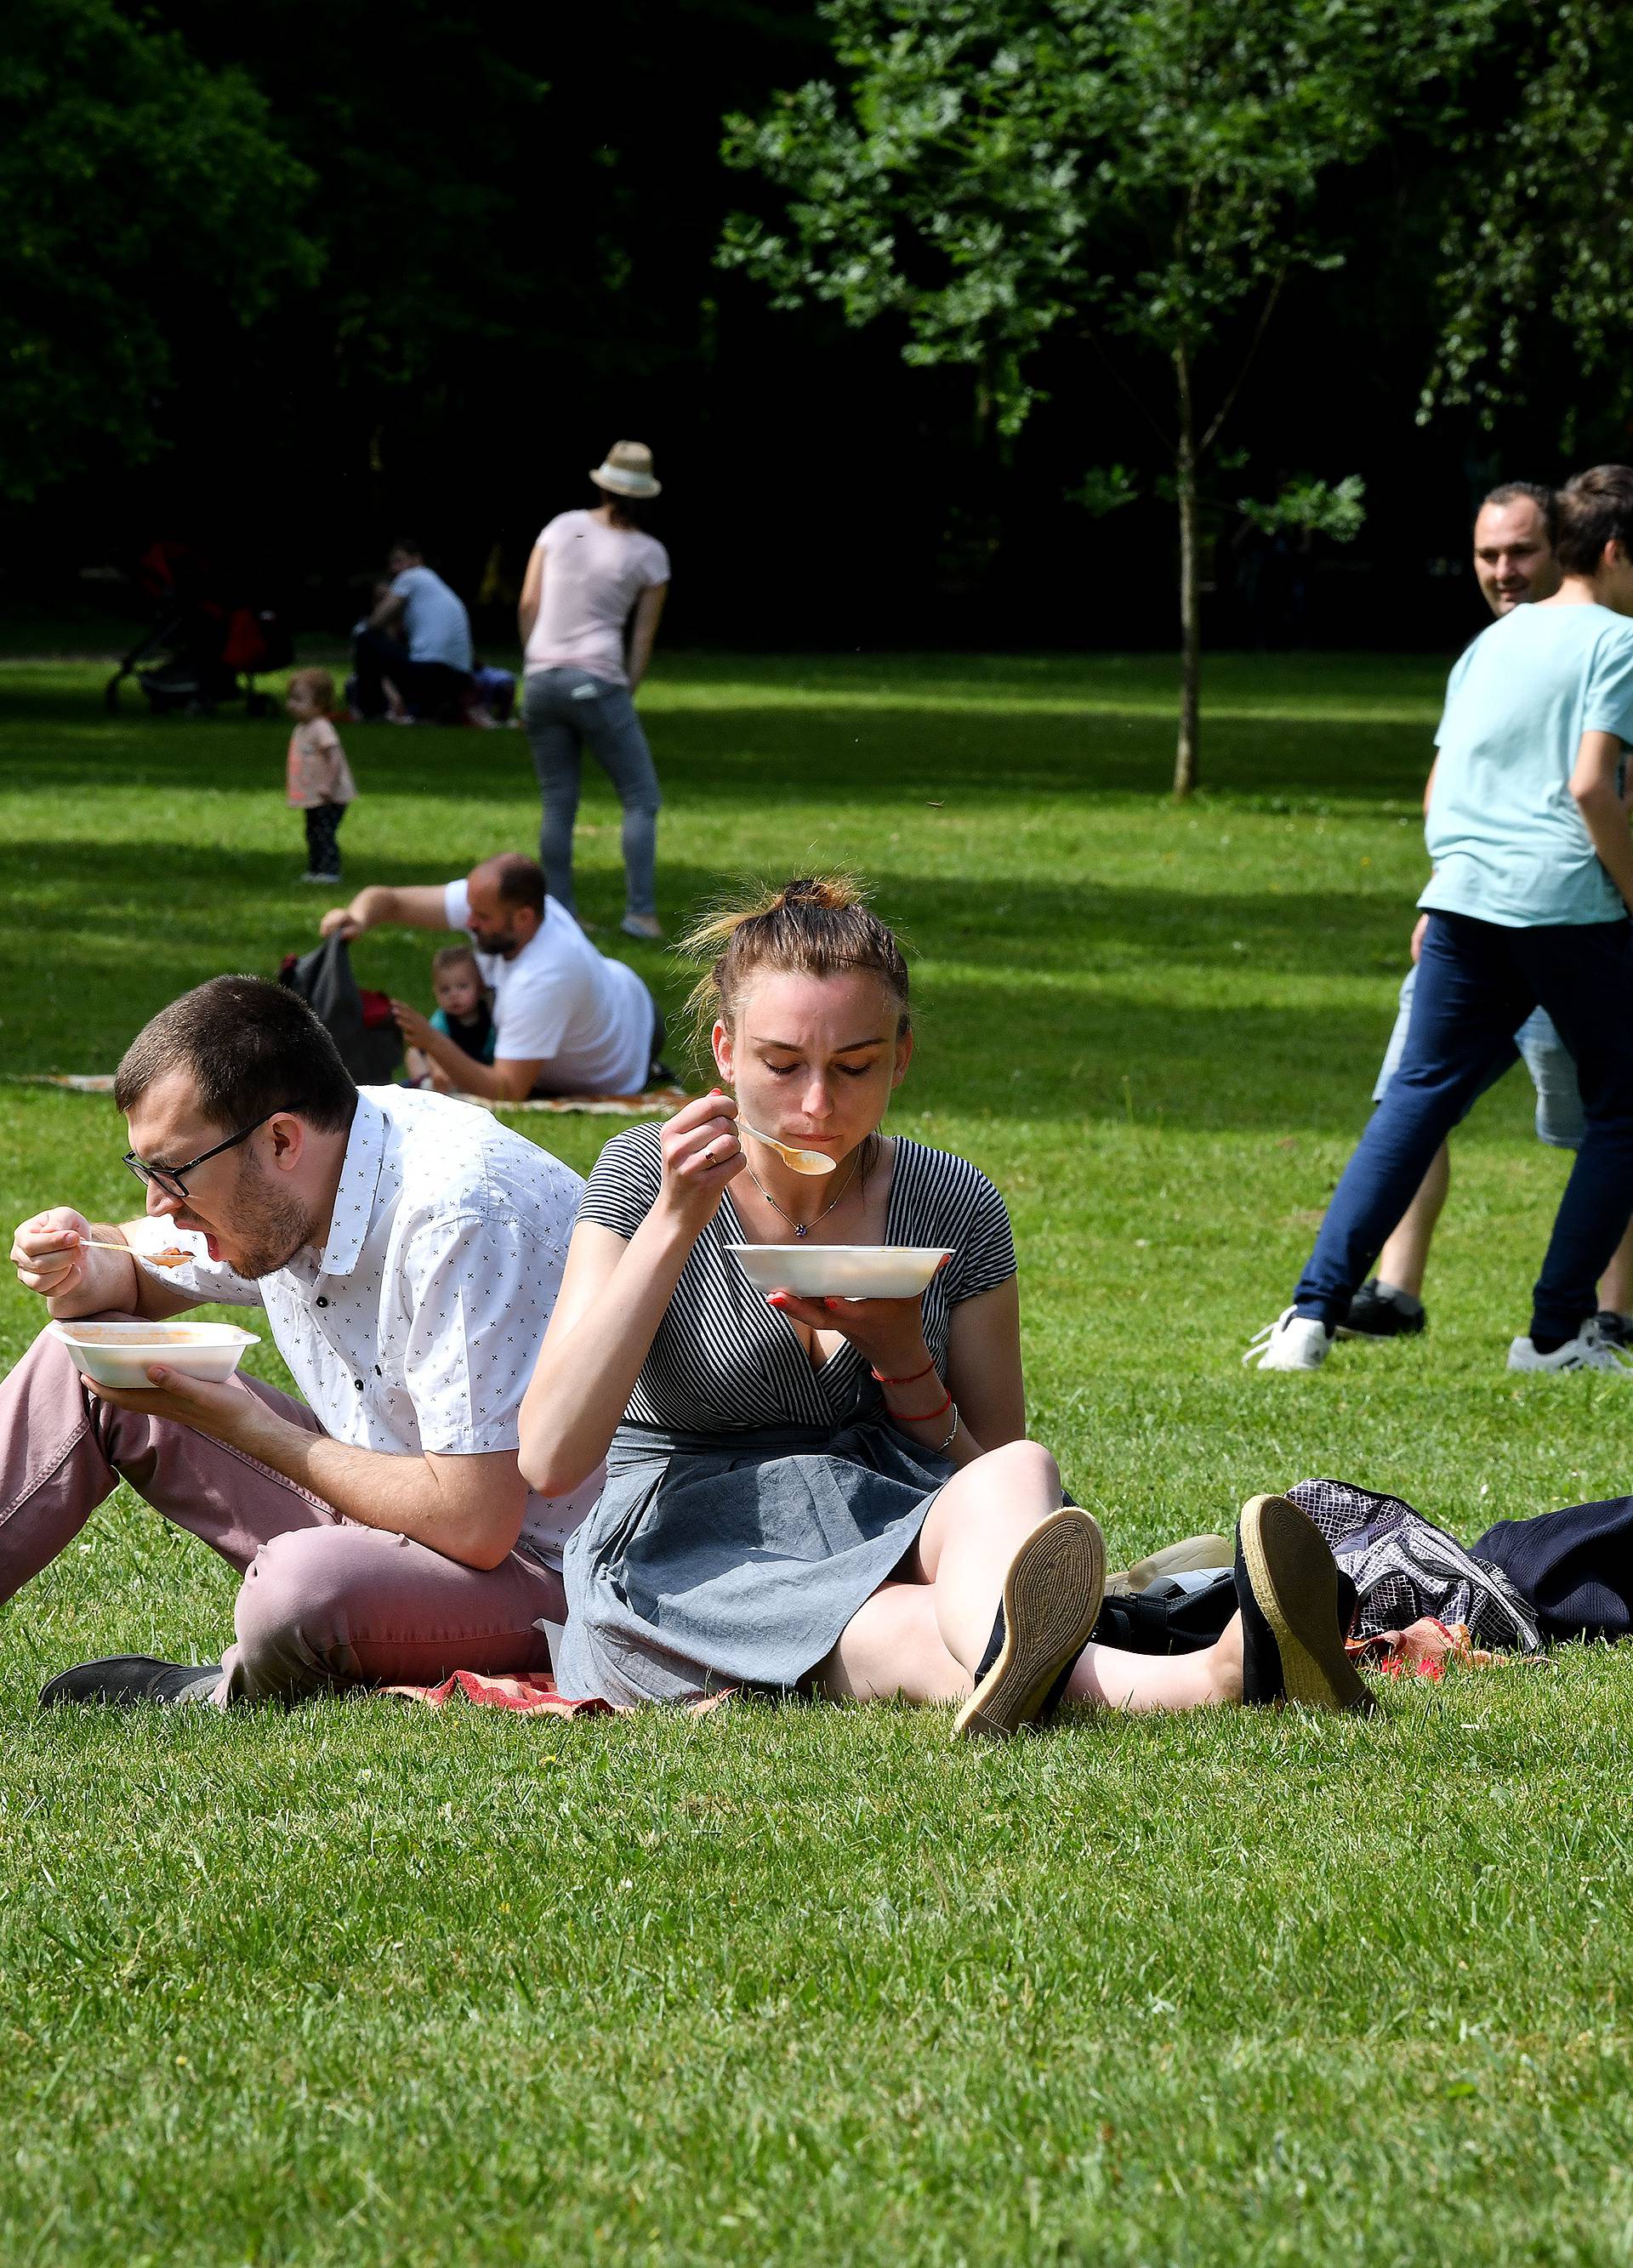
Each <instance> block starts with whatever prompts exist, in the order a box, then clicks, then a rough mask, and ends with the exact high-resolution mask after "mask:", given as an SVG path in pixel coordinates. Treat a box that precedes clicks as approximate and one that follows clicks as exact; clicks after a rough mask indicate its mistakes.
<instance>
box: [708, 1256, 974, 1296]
mask: <svg viewBox="0 0 1633 2268" xmlns="http://www.w3.org/2000/svg"><path fill="white" fill-rule="evenodd" d="M726 1249H727V1251H728V1252H730V1253H733V1254H735V1256H736V1259H737V1261H738V1263H739V1264H740V1266H741V1267H742V1270H743V1274H744V1275H745V1276H746V1277H747V1278H748V1279H749V1281H750V1284H752V1285H754V1287H755V1289H756V1291H758V1292H798V1293H799V1295H800V1297H801V1298H802V1299H804V1300H913V1299H917V1297H918V1295H919V1293H920V1292H922V1291H923V1289H924V1287H925V1285H927V1283H928V1282H929V1280H930V1278H931V1277H932V1276H934V1275H935V1271H936V1270H937V1269H938V1268H939V1267H940V1266H941V1264H942V1261H943V1260H950V1259H951V1258H952V1254H951V1253H950V1251H948V1250H947V1249H946V1248H944V1247H943V1246H942V1245H934V1246H932V1245H928V1244H728V1246H727V1248H726Z"/></svg>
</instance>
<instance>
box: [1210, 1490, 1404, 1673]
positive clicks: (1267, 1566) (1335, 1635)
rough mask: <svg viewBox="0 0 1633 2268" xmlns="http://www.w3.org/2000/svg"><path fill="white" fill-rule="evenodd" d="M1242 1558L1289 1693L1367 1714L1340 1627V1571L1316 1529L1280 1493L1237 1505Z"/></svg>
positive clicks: (1250, 1499) (1255, 1497) (1250, 1498)
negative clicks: (1272, 1641)
mask: <svg viewBox="0 0 1633 2268" xmlns="http://www.w3.org/2000/svg"><path fill="white" fill-rule="evenodd" d="M1241 1537H1242V1557H1243V1559H1244V1560H1245V1563H1246V1566H1247V1576H1248V1580H1249V1581H1250V1582H1251V1583H1252V1587H1253V1596H1254V1597H1255V1598H1256V1599H1257V1600H1258V1602H1259V1604H1260V1610H1261V1611H1262V1613H1263V1615H1264V1618H1265V1620H1266V1621H1267V1623H1268V1624H1269V1625H1270V1628H1271V1630H1272V1631H1273V1632H1274V1634H1275V1642H1276V1648H1277V1651H1278V1652H1279V1653H1280V1654H1281V1657H1282V1684H1283V1686H1284V1688H1285V1689H1286V1693H1287V1698H1288V1699H1289V1701H1292V1702H1297V1703H1298V1704H1299V1705H1302V1706H1303V1707H1304V1708H1306V1709H1335V1710H1345V1711H1349V1712H1353V1713H1355V1714H1357V1715H1360V1714H1365V1713H1367V1712H1371V1711H1372V1710H1374V1709H1376V1708H1377V1706H1378V1703H1377V1701H1376V1700H1375V1699H1374V1697H1373V1696H1372V1694H1371V1691H1370V1690H1368V1687H1367V1685H1366V1683H1365V1681H1364V1680H1363V1678H1362V1676H1361V1675H1360V1672H1359V1671H1358V1670H1357V1669H1356V1666H1355V1664H1354V1663H1353V1662H1352V1661H1350V1659H1349V1655H1348V1654H1347V1653H1345V1652H1344V1642H1343V1639H1342V1638H1341V1637H1340V1636H1339V1631H1338V1571H1337V1569H1336V1567H1335V1566H1334V1563H1333V1555H1332V1553H1331V1552H1330V1551H1329V1550H1327V1548H1326V1543H1324V1542H1323V1540H1322V1537H1321V1534H1320V1531H1319V1529H1318V1528H1316V1526H1315V1524H1314V1522H1313V1521H1311V1520H1310V1519H1309V1518H1308V1517H1307V1516H1306V1515H1305V1514H1304V1513H1302V1512H1300V1510H1299V1509H1298V1506H1297V1505H1296V1504H1293V1503H1291V1502H1290V1501H1289V1499H1288V1498H1286V1497H1284V1496H1254V1497H1249V1499H1248V1500H1247V1502H1246V1503H1245V1505H1244V1506H1242V1519H1241Z"/></svg>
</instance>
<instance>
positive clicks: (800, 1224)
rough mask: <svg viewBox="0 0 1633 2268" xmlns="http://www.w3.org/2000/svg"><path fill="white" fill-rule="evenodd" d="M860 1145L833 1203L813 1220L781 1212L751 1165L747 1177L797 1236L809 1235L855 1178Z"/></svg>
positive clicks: (825, 1217)
mask: <svg viewBox="0 0 1633 2268" xmlns="http://www.w3.org/2000/svg"><path fill="white" fill-rule="evenodd" d="M744 1162H745V1165H747V1161H746V1160H745V1161H744ZM860 1165H861V1145H859V1146H858V1149H857V1152H856V1155H855V1156H854V1157H853V1159H852V1160H851V1170H850V1172H849V1173H848V1174H846V1176H845V1179H844V1182H842V1183H841V1185H840V1188H839V1197H835V1198H834V1200H833V1204H825V1205H824V1207H823V1209H822V1211H820V1212H819V1213H818V1214H817V1218H816V1219H815V1220H795V1219H794V1215H793V1214H792V1213H791V1212H783V1209H782V1207H781V1206H780V1204H778V1202H777V1200H776V1198H775V1197H772V1193H771V1191H770V1190H769V1189H767V1188H766V1186H765V1182H763V1181H762V1180H761V1179H760V1177H759V1175H757V1173H756V1172H755V1170H754V1168H753V1167H752V1166H747V1171H748V1175H749V1179H750V1181H751V1182H753V1184H754V1186H755V1188H756V1189H757V1190H758V1191H759V1193H760V1195H761V1196H762V1197H764V1198H765V1202H766V1204H768V1205H769V1206H770V1207H771V1209H772V1211H773V1212H780V1213H782V1217H783V1219H785V1220H786V1221H787V1224H788V1226H789V1227H790V1228H791V1229H792V1230H793V1231H794V1234H795V1235H796V1236H799V1237H806V1236H809V1234H810V1233H811V1231H812V1229H814V1228H817V1227H819V1226H821V1224H822V1223H823V1222H824V1220H826V1219H827V1218H828V1215H829V1214H830V1213H831V1211H833V1206H834V1205H837V1204H839V1198H840V1197H843V1196H844V1195H845V1192H846V1189H849V1187H850V1185H851V1183H852V1182H853V1181H854V1180H855V1178H856V1168H857V1167H858V1166H860Z"/></svg>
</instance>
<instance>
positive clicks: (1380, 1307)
mask: <svg viewBox="0 0 1633 2268" xmlns="http://www.w3.org/2000/svg"><path fill="white" fill-rule="evenodd" d="M1428 1321H1429V1317H1428V1315H1427V1314H1425V1313H1424V1311H1423V1308H1422V1304H1421V1303H1420V1304H1419V1305H1418V1306H1417V1307H1402V1306H1401V1305H1400V1301H1399V1300H1392V1299H1391V1298H1390V1296H1389V1294H1388V1292H1385V1291H1383V1290H1381V1289H1380V1288H1379V1285H1378V1278H1377V1277H1376V1276H1369V1277H1368V1278H1367V1280H1366V1282H1365V1283H1364V1284H1363V1285H1362V1286H1361V1289H1360V1290H1359V1291H1358V1292H1355V1293H1353V1294H1352V1295H1351V1298H1350V1301H1349V1314H1347V1315H1346V1316H1345V1317H1344V1320H1343V1322H1341V1323H1340V1325H1339V1326H1338V1336H1339V1337H1340V1338H1341V1339H1400V1338H1410V1337H1413V1336H1414V1335H1415V1333H1416V1332H1418V1331H1421V1330H1422V1328H1423V1326H1424V1324H1425V1323H1426V1322H1428Z"/></svg>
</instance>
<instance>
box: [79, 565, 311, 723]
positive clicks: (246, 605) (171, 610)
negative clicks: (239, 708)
mask: <svg viewBox="0 0 1633 2268" xmlns="http://www.w3.org/2000/svg"><path fill="white" fill-rule="evenodd" d="M137 580H138V582H139V583H140V585H141V587H142V589H143V591H144V593H146V595H147V597H148V599H149V600H150V601H151V604H152V606H153V608H154V610H155V616H156V619H155V621H154V624H153V627H152V629H151V630H149V631H148V632H147V634H146V636H145V637H142V638H139V639H138V640H137V643H136V644H135V645H133V646H132V647H131V649H130V651H129V653H128V654H126V655H125V657H124V659H123V660H122V661H121V663H120V665H119V666H118V668H117V669H116V670H115V673H114V674H113V675H112V677H110V678H109V679H108V681H107V689H106V690H105V691H104V693H103V696H102V698H103V701H104V703H106V705H107V708H108V710H109V711H117V709H118V707H119V689H120V687H121V686H122V684H123V682H124V681H125V680H126V678H128V677H134V678H135V680H136V681H137V684H138V685H139V686H140V687H141V689H142V690H143V692H144V694H145V695H146V696H147V698H148V702H149V703H150V705H151V708H152V710H153V711H154V714H155V715H156V716H165V715H166V714H169V713H170V712H172V711H178V710H179V711H181V713H182V714H183V715H184V716H188V717H208V716H211V715H213V714H214V712H215V711H216V710H217V709H218V707H219V706H220V705H221V703H223V702H225V701H242V703H244V710H245V713H246V715H247V716H250V717H266V716H270V714H271V710H272V696H271V695H270V694H268V693H258V692H257V691H256V690H255V679H256V677H257V675H259V674H260V673H261V672H262V671H263V670H269V669H284V668H286V667H287V666H288V665H289V663H290V662H292V660H293V659H294V655H295V649H294V644H293V641H292V638H291V637H290V633H289V626H288V624H287V622H285V621H284V616H283V615H281V614H280V613H279V611H278V609H277V608H276V607H274V606H270V605H259V606H258V605H255V604H253V603H251V602H250V600H248V598H247V597H246V596H245V595H243V594H242V593H239V594H233V593H230V592H229V591H228V589H227V587H226V586H225V585H224V583H223V582H222V581H221V579H220V578H218V576H217V574H216V571H215V569H214V568H213V566H212V565H211V563H210V561H209V560H208V559H206V558H205V557H204V556H203V553H202V552H198V551H195V550H194V549H193V548H192V547H191V545H189V544H186V543H168V542H159V543H155V544H153V545H151V547H150V548H149V549H147V550H146V551H144V553H143V555H142V557H141V559H140V560H139V561H138V563H137Z"/></svg>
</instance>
